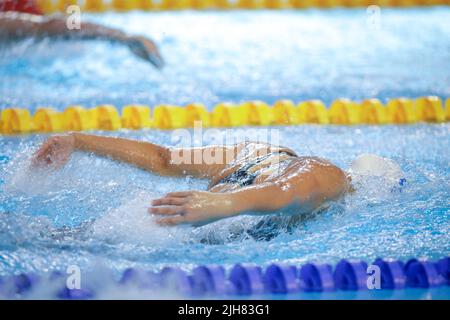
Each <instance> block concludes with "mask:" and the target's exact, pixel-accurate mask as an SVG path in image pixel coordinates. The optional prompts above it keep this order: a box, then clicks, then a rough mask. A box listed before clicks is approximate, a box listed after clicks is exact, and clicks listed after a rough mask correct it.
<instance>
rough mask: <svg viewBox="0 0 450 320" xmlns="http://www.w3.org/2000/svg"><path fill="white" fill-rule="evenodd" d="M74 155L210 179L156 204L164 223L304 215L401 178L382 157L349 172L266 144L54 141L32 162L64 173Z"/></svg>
mask: <svg viewBox="0 0 450 320" xmlns="http://www.w3.org/2000/svg"><path fill="white" fill-rule="evenodd" d="M74 151H82V152H88V153H93V154H96V155H100V156H106V157H109V158H111V159H113V160H118V161H122V162H126V163H129V164H132V165H135V166H137V167H139V168H141V169H144V170H148V171H151V172H153V173H156V174H159V175H162V176H187V175H191V176H196V177H199V178H206V179H209V181H210V183H209V186H208V190H207V191H198V190H189V191H182V192H172V193H168V194H167V195H165V196H164V197H161V198H159V199H154V200H153V201H152V203H151V207H150V208H149V212H150V213H151V214H154V215H157V216H159V218H158V220H157V223H159V224H160V225H177V224H192V225H203V224H207V223H210V222H214V221H217V220H220V219H223V218H227V217H232V216H237V215H240V214H255V215H264V214H271V213H280V211H283V212H288V213H289V212H292V214H291V215H292V216H297V217H301V216H304V215H306V214H309V213H311V212H314V211H317V210H319V209H322V208H326V207H327V206H328V205H329V204H330V202H332V201H336V200H338V199H340V198H341V197H342V196H343V195H345V194H346V193H348V192H351V191H352V189H353V186H357V185H358V183H359V181H361V177H366V176H380V177H384V178H386V179H387V180H389V181H391V182H392V183H393V185H395V184H398V183H399V181H400V179H402V177H403V172H402V171H401V169H400V167H399V166H398V165H397V164H396V163H395V162H393V161H392V160H389V159H385V158H382V157H379V156H376V155H361V156H359V157H358V158H356V159H355V161H353V163H352V164H351V166H350V169H349V170H348V171H344V170H342V169H340V168H338V167H337V166H336V165H334V164H332V163H331V162H330V161H328V160H325V159H321V158H318V157H311V156H299V155H297V154H296V153H295V152H294V151H293V150H291V149H289V148H285V147H281V146H275V145H270V144H267V143H259V142H243V143H238V144H234V145H229V146H207V147H198V148H171V147H166V146H161V145H157V144H153V143H149V142H142V141H135V140H129V139H123V138H114V137H105V136H96V135H88V134H81V133H72V134H68V135H60V136H53V137H51V138H49V139H48V140H47V141H46V142H45V143H44V144H43V145H42V146H41V148H40V149H39V150H38V151H37V152H36V153H35V155H34V157H33V159H32V163H33V164H34V166H35V167H49V166H53V167H56V168H58V167H61V166H63V165H64V164H65V163H66V162H67V161H68V160H69V159H70V156H71V154H72V153H73V152H74ZM199 159H200V161H199ZM289 215H290V214H288V216H289Z"/></svg>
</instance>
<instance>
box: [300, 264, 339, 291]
mask: <svg viewBox="0 0 450 320" xmlns="http://www.w3.org/2000/svg"><path fill="white" fill-rule="evenodd" d="M300 288H301V289H302V290H303V291H306V292H311V291H314V292H322V291H334V290H335V286H334V279H333V268H332V267H331V265H329V264H313V263H307V264H305V265H304V266H303V267H302V268H301V269H300Z"/></svg>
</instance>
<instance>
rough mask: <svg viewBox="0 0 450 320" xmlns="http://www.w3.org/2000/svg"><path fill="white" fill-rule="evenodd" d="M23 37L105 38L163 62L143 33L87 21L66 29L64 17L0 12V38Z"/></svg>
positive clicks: (137, 53) (1, 39)
mask: <svg viewBox="0 0 450 320" xmlns="http://www.w3.org/2000/svg"><path fill="white" fill-rule="evenodd" d="M24 38H35V39H43V38H51V39H55V38H57V39H98V40H108V41H113V42H118V43H122V44H125V45H127V46H128V47H129V48H130V50H131V51H132V52H133V53H134V54H136V55H137V56H139V57H140V58H142V59H144V60H147V61H149V62H151V63H152V64H154V65H155V66H156V67H162V66H163V65H164V62H163V59H162V57H161V55H160V53H159V51H158V48H157V47H156V45H155V43H154V42H153V41H152V40H150V39H148V38H145V37H141V36H132V35H128V34H127V33H125V32H123V31H121V30H118V29H114V28H109V27H105V26H102V25H99V24H95V23H88V22H83V23H81V24H80V28H79V29H69V28H68V27H67V24H66V19H65V18H64V17H51V18H45V17H41V16H36V15H31V14H23V13H16V12H6V13H0V41H1V42H8V41H14V40H20V39H24Z"/></svg>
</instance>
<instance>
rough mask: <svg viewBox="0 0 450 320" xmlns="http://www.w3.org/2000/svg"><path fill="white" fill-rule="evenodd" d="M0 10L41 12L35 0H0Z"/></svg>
mask: <svg viewBox="0 0 450 320" xmlns="http://www.w3.org/2000/svg"><path fill="white" fill-rule="evenodd" d="M1 11H16V12H23V13H31V14H40V15H41V14H43V12H42V11H41V10H40V9H39V7H38V5H37V3H36V0H0V12H1Z"/></svg>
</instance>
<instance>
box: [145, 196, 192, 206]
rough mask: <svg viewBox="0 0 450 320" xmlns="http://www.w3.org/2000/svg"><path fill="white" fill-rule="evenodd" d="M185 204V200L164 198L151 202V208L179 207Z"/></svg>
mask: <svg viewBox="0 0 450 320" xmlns="http://www.w3.org/2000/svg"><path fill="white" fill-rule="evenodd" d="M186 202H187V199H186V198H172V197H165V198H161V199H155V200H153V201H152V206H169V205H170V206H180V205H183V204H185V203H186Z"/></svg>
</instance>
